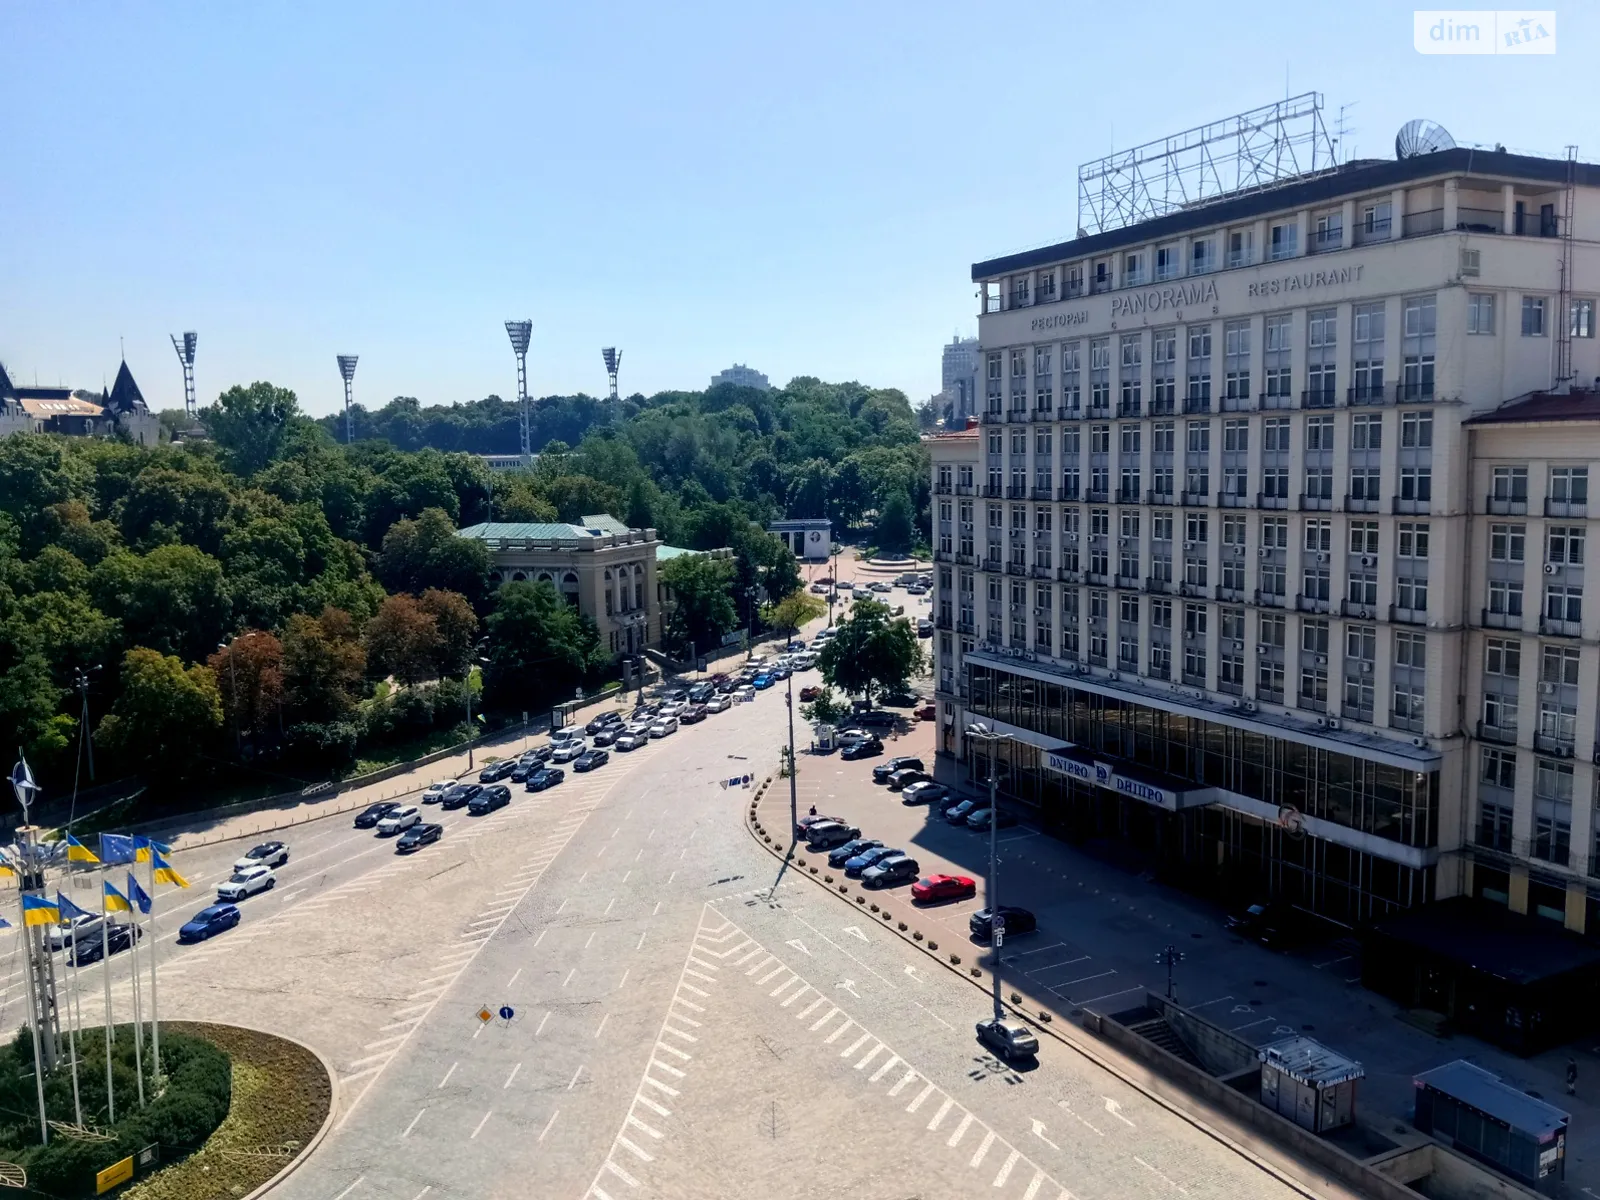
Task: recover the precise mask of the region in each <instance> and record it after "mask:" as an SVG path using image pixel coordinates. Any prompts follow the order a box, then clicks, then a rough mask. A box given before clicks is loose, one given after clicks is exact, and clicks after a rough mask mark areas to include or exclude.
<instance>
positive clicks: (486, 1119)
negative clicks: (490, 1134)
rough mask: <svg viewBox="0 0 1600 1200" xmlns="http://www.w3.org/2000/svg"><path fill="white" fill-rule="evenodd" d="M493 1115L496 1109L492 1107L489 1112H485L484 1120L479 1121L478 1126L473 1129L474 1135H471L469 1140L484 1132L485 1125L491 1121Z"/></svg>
mask: <svg viewBox="0 0 1600 1200" xmlns="http://www.w3.org/2000/svg"><path fill="white" fill-rule="evenodd" d="M492 1116H494V1109H492V1108H491V1109H490V1110H489V1111H488V1112H486V1113H484V1114H483V1120H481V1121H479V1122H478V1127H477V1128H476V1129H474V1130H473V1131H472V1137H469V1138H468V1139H467V1141H469V1142H470V1141H473V1140H475V1139H476V1138H477V1136H478V1135H479V1134H480V1133H482V1132H483V1127H484V1126H485V1125H487V1124H488V1123H489V1118H490V1117H492Z"/></svg>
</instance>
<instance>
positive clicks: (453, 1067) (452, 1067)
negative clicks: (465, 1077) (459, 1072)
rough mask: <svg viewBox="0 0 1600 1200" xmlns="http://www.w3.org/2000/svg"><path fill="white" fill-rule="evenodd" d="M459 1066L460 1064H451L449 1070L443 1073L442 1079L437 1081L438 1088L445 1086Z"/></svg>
mask: <svg viewBox="0 0 1600 1200" xmlns="http://www.w3.org/2000/svg"><path fill="white" fill-rule="evenodd" d="M460 1065H461V1064H460V1063H459V1062H453V1063H451V1064H450V1069H449V1070H448V1071H446V1072H445V1073H444V1078H443V1079H441V1080H439V1086H440V1087H443V1086H444V1085H445V1084H447V1083H449V1082H450V1076H452V1075H454V1074H455V1073H456V1068H457V1067H459V1066H460Z"/></svg>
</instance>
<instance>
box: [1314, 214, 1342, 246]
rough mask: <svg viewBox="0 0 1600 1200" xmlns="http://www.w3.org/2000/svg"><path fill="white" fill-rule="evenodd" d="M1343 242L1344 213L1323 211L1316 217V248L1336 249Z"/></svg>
mask: <svg viewBox="0 0 1600 1200" xmlns="http://www.w3.org/2000/svg"><path fill="white" fill-rule="evenodd" d="M1343 242H1344V214H1343V213H1336V212H1333V213H1323V214H1321V215H1320V216H1318V217H1317V241H1316V246H1317V249H1318V250H1337V249H1338V248H1339V247H1340V246H1341V245H1342V244H1343Z"/></svg>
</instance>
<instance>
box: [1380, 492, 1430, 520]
mask: <svg viewBox="0 0 1600 1200" xmlns="http://www.w3.org/2000/svg"><path fill="white" fill-rule="evenodd" d="M1432 507H1433V501H1432V500H1418V499H1416V498H1415V497H1412V496H1396V497H1395V498H1394V503H1392V504H1391V505H1390V506H1389V508H1390V511H1391V512H1393V513H1394V514H1395V515H1396V516H1416V515H1419V514H1420V515H1422V516H1427V515H1428V513H1429V511H1430V510H1431V509H1432Z"/></svg>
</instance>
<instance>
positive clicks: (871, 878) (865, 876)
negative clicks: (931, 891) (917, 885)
mask: <svg viewBox="0 0 1600 1200" xmlns="http://www.w3.org/2000/svg"><path fill="white" fill-rule="evenodd" d="M921 873H922V868H921V867H920V866H918V865H917V860H916V859H914V858H907V857H906V856H905V855H903V854H902V855H897V856H896V857H894V858H885V859H881V860H880V861H878V862H877V863H875V864H874V865H872V866H870V867H868V868H867V869H866V870H865V871H863V872H861V885H862V886H863V887H869V888H881V887H893V886H894V885H895V884H897V883H910V882H911V881H912V880H914V879H916V877H917V876H918V875H919V874H921Z"/></svg>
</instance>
